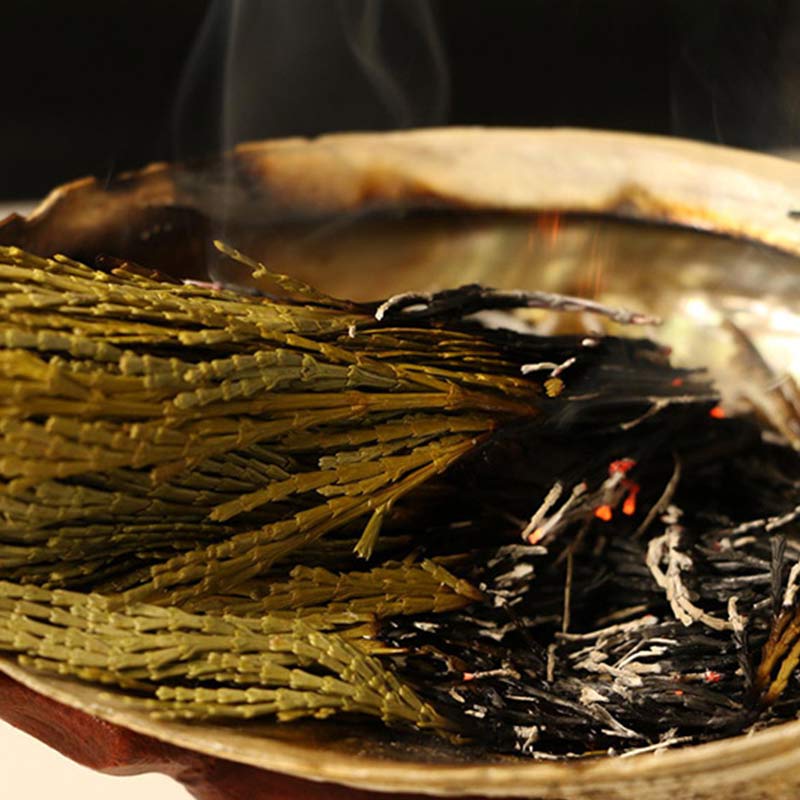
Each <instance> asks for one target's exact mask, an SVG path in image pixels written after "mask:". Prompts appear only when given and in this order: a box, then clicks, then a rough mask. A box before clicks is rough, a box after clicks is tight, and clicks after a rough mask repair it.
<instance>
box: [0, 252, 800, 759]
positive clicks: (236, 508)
mask: <svg viewBox="0 0 800 800" xmlns="http://www.w3.org/2000/svg"><path fill="white" fill-rule="evenodd" d="M223 249H224V250H225V252H226V253H227V254H228V255H229V256H231V257H233V258H236V259H238V260H240V261H242V262H243V263H245V264H249V265H250V266H251V267H253V268H254V269H255V270H258V271H261V272H264V270H263V267H261V265H258V264H256V263H253V262H250V261H249V260H248V259H247V258H246V257H244V256H242V255H241V254H239V253H236V252H235V251H231V250H228V249H227V248H223ZM103 266H104V269H91V268H89V267H87V266H84V265H82V264H79V263H77V262H74V261H72V260H70V259H67V258H62V257H56V258H54V259H40V258H37V257H34V256H32V255H30V254H27V253H24V252H22V251H20V250H17V249H13V248H6V249H0V383H2V386H3V390H4V391H3V393H2V399H0V508H1V509H2V512H3V514H2V519H0V649H3V650H5V651H7V652H10V653H15V654H17V657H18V658H19V659H20V660H21V661H22V662H23V663H24V664H27V665H29V666H31V667H32V668H35V669H40V670H47V671H52V672H56V673H59V674H64V675H70V676H73V677H76V678H80V679H82V680H86V681H92V682H97V683H100V684H103V685H105V686H108V687H114V688H115V690H116V691H118V692H120V693H121V694H122V695H123V696H124V697H125V698H127V701H128V702H130V703H133V704H137V705H141V706H143V707H145V708H148V709H150V710H151V711H153V713H155V714H158V715H161V716H167V717H177V718H189V719H193V718H203V717H223V718H226V717H254V716H264V715H267V716H273V715H274V716H277V717H279V718H280V719H284V720H290V719H294V718H297V717H300V716H309V715H311V716H316V717H326V716H329V715H331V714H334V713H341V712H348V713H355V714H361V715H364V714H366V715H371V716H375V717H378V718H380V719H382V720H384V721H385V722H386V723H389V724H397V725H406V726H408V725H411V726H417V727H423V728H433V729H436V730H438V731H440V732H444V733H447V734H457V735H458V736H460V737H467V738H473V739H478V738H485V731H486V730H487V729H489V730H492V731H493V736H492V738H491V746H493V747H496V748H498V749H500V750H503V751H508V752H521V753H539V754H546V755H563V754H568V753H575V754H584V753H588V752H594V751H600V750H607V749H609V748H612V749H614V750H615V751H617V752H622V751H628V752H630V751H635V750H638V749H641V748H650V747H657V746H665V745H668V744H672V743H676V742H683V741H690V740H701V739H704V738H710V737H715V736H724V735H729V734H732V733H736V732H740V731H742V730H745V729H746V728H748V727H750V726H752V725H754V724H762V723H763V722H766V721H769V720H771V719H773V718H777V717H780V716H787V715H790V714H793V713H794V711H795V710H796V708H797V706H798V702H797V698H798V693H796V692H794V691H793V690H792V687H793V681H794V678H793V673H794V667H795V665H796V664H797V662H798V660H800V644H799V642H800V614H798V612H797V610H796V608H797V602H796V595H797V583H798V577H799V575H798V573H800V569H796V568H795V567H794V564H795V563H796V561H797V558H798V556H800V546H798V545H797V544H796V543H795V542H794V540H793V539H792V533H793V529H794V528H795V527H796V520H797V518H798V516H800V512H798V511H797V507H798V503H800V497H798V494H800V491H798V480H800V463H798V459H797V456H796V454H795V453H794V451H793V450H792V449H791V448H790V447H787V446H785V445H783V444H781V443H780V442H777V440H776V439H775V437H774V436H773V437H772V438H770V437H769V436H766V437H765V435H764V431H763V430H762V428H761V427H760V425H759V424H757V423H756V422H755V421H753V420H751V419H747V418H734V419H722V418H719V417H720V416H721V415H720V414H719V412H718V405H717V403H718V398H717V396H716V394H715V391H714V389H713V387H712V386H711V385H710V383H709V381H708V379H707V378H706V376H705V375H703V374H701V373H696V372H692V371H688V370H682V369H678V368H675V367H673V366H671V365H670V363H669V359H668V355H667V353H666V351H665V350H664V349H663V348H661V347H659V346H658V345H656V344H654V343H653V342H651V341H649V340H647V339H643V338H618V337H612V336H603V337H599V336H590V335H585V334H582V333H576V334H565V335H559V336H539V335H536V334H534V333H530V334H520V333H512V332H510V331H507V330H491V329H488V328H486V327H485V326H484V325H483V324H482V323H481V320H480V314H481V312H483V311H485V310H487V309H493V310H498V309H499V310H507V309H513V308H519V307H536V308H543V309H549V310H550V311H551V312H552V313H569V312H573V311H577V312H580V313H592V314H600V315H603V316H606V317H609V318H611V319H612V320H614V321H615V322H617V323H621V324H630V325H636V324H641V323H649V322H652V320H649V319H648V318H646V317H644V316H642V315H639V314H636V313H632V312H626V311H621V310H616V309H610V308H606V307H604V306H601V305H599V304H596V303H593V302H590V301H583V300H578V299H575V298H566V297H561V296H558V295H549V294H545V293H522V292H495V291H492V290H488V289H485V288H482V287H464V288H462V289H459V290H452V291H446V292H442V293H439V294H435V295H431V296H427V295H416V294H415V295H403V296H399V297H395V298H391V299H390V300H387V301H386V302H384V303H380V304H379V303H376V304H373V305H369V304H353V303H349V302H346V301H341V300H338V299H335V298H330V297H326V296H323V295H320V294H319V293H318V292H316V291H315V290H313V289H312V288H311V287H308V286H305V285H303V284H301V283H299V282H297V281H295V280H293V279H290V278H287V277H285V276H280V275H273V276H272V278H273V280H274V282H275V283H276V285H277V288H278V289H279V295H280V296H279V297H260V296H258V297H256V296H248V295H243V294H241V293H237V292H234V291H230V290H226V289H223V288H219V287H213V286H206V285H198V284H180V283H176V282H174V281H171V280H170V279H169V278H166V277H165V276H162V275H160V274H158V273H155V272H150V271H148V270H145V269H142V268H141V267H138V266H136V265H133V264H129V263H124V262H110V261H108V260H106V262H104V264H103ZM476 314H477V317H476ZM481 732H483V736H481ZM487 746H488V742H487Z"/></svg>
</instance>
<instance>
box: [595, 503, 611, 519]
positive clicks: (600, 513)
mask: <svg viewBox="0 0 800 800" xmlns="http://www.w3.org/2000/svg"><path fill="white" fill-rule="evenodd" d="M594 515H595V516H596V517H597V519H601V520H603V522H611V518H612V517H613V516H614V512H613V511H612V510H611V506H609V505H602V506H598V507H597V508H596V509H595V510H594Z"/></svg>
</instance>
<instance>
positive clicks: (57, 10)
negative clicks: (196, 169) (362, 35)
mask: <svg viewBox="0 0 800 800" xmlns="http://www.w3.org/2000/svg"><path fill="white" fill-rule="evenodd" d="M245 1H246V2H248V3H251V4H252V3H258V2H263V3H272V5H273V6H276V7H281V8H282V9H283V10H286V9H289V8H291V7H292V3H293V2H296V0H245ZM358 1H359V0H316V2H317V3H319V4H321V5H320V9H321V8H322V6H323V5H326V4H333V3H335V2H342V3H347V2H358ZM312 2H313V0H312ZM431 5H432V10H433V13H434V15H435V17H436V19H437V20H438V27H439V31H440V35H441V40H442V47H443V52H444V53H445V57H446V61H447V64H448V65H449V72H450V87H451V88H450V100H449V107H448V109H449V110H448V111H447V113H446V115H445V117H444V118H443V119H444V121H446V122H448V123H452V124H492V125H498V124H505V125H537V126H538V125H580V126H588V127H599V128H609V129H620V130H636V131H645V132H656V133H674V134H679V135H685V136H691V137H694V138H700V139H707V140H712V141H722V142H724V143H726V144H733V145H738V146H746V147H754V148H772V147H791V146H794V145H796V144H798V139H800V124H799V123H798V119H800V92H797V91H796V89H795V87H796V85H797V84H798V83H800V69H798V62H800V39H798V36H797V30H796V29H797V27H798V24H799V23H800V14H798V2H795V1H794V0H750V1H749V2H748V1H747V0H741V1H739V0H663V1H658V0H606V1H605V2H604V1H603V0H431ZM327 7H328V8H330V5H327ZM208 10H209V2H208V0H136V2H116V3H109V2H107V1H105V2H99V1H98V0H72V2H70V3H64V2H61V0H59V1H58V2H47V0H39V2H31V0H4V2H3V3H2V10H1V14H0V29H1V30H2V40H3V45H2V50H0V52H2V54H3V69H4V80H3V83H2V90H0V91H2V105H1V106H0V108H2V112H0V113H2V122H3V124H2V125H0V199H2V198H14V197H18V198H21V197H33V196H37V195H39V194H41V193H43V192H44V191H46V190H47V189H48V188H50V187H52V186H53V185H55V184H57V183H59V182H62V181H64V180H69V179H72V178H75V177H79V176H82V175H85V174H94V175H97V176H99V177H101V178H103V177H106V176H110V175H112V174H114V173H115V172H118V171H120V170H123V169H129V168H133V167H137V166H140V165H143V164H145V163H147V162H149V161H153V160H158V159H163V158H174V157H176V155H182V153H181V152H180V151H181V146H180V143H176V134H175V127H174V124H173V119H172V116H173V114H172V112H173V109H174V108H175V98H176V92H177V90H178V86H179V84H180V81H181V74H182V72H183V70H184V65H185V64H186V62H187V59H188V57H189V54H190V51H191V50H192V44H193V42H195V41H196V37H197V36H198V32H199V31H200V30H201V27H202V24H203V19H204V17H205V15H206V12H207V11H208ZM312 22H313V21H311V20H309V21H308V22H305V21H303V20H301V21H300V22H299V23H296V24H299V25H300V26H301V28H300V30H301V31H302V25H304V24H309V25H310V24H312ZM263 46H264V47H265V48H274V47H275V46H276V44H275V42H264V44H263ZM298 83H299V84H301V79H300V78H298ZM321 83H322V84H324V80H323V81H322V82H321ZM316 90H317V92H318V93H319V92H320V91H321V92H324V91H325V86H324V85H321V84H320V81H319V80H316ZM294 97H295V101H296V102H297V103H305V104H306V110H308V108H311V109H314V104H315V103H319V100H318V99H315V95H314V92H313V91H310V90H309V91H308V92H307V91H305V90H304V88H303V86H302V85H298V87H297V91H296V92H295V94H294ZM195 102H197V100H196V99H195ZM201 102H202V98H201ZM309 104H311V105H309ZM212 106H213V104H210V105H209V109H207V110H206V112H205V118H203V114H200V115H199V116H198V118H197V124H196V125H194V118H193V119H192V122H191V124H190V125H189V128H192V127H193V126H194V127H195V130H194V131H193V134H194V138H193V142H192V145H191V148H189V149H192V151H193V152H202V151H203V150H209V149H213V148H214V147H215V146H218V145H219V142H218V141H217V140H216V139H215V136H214V135H212V134H211V133H210V132H208V131H205V128H208V127H209V126H210V125H211V124H212V123H211V122H210V120H211V119H212V118H213V114H214V109H213V107H212ZM319 107H320V109H323V106H322V105H320V106H319ZM347 123H348V119H347V118H346V117H337V115H336V113H335V112H332V111H331V110H330V107H325V108H324V110H321V111H320V113H319V115H316V113H310V114H308V113H306V114H304V115H300V117H299V118H298V121H297V123H296V124H292V123H287V122H281V124H279V125H277V127H276V128H275V129H270V130H268V131H264V132H263V133H265V134H270V135H292V134H305V135H313V134H316V133H321V132H324V131H327V130H335V129H337V128H341V127H342V126H347ZM389 126H391V125H390V123H389ZM184 127H186V126H184ZM248 133H249V131H248ZM256 133H259V131H258V130H256ZM217 138H218V137H217Z"/></svg>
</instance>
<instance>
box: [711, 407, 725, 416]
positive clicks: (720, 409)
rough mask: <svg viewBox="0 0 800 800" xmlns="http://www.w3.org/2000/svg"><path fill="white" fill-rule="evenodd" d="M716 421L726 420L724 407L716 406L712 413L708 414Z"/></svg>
mask: <svg viewBox="0 0 800 800" xmlns="http://www.w3.org/2000/svg"><path fill="white" fill-rule="evenodd" d="M708 413H709V414H710V415H711V416H712V417H714V419H725V416H726V415H725V409H724V408H723V407H722V406H714V408H712V409H711V411H709V412H708Z"/></svg>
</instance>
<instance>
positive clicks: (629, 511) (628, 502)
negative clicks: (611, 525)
mask: <svg viewBox="0 0 800 800" xmlns="http://www.w3.org/2000/svg"><path fill="white" fill-rule="evenodd" d="M637 494H639V487H638V486H636V488H635V489H634V488H631V493H630V494H629V495H628V496H627V497H626V498H625V502H624V503H623V504H622V513H623V514H625V515H627V516H629V517H631V516H633V515H634V514H635V513H636V495H637Z"/></svg>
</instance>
